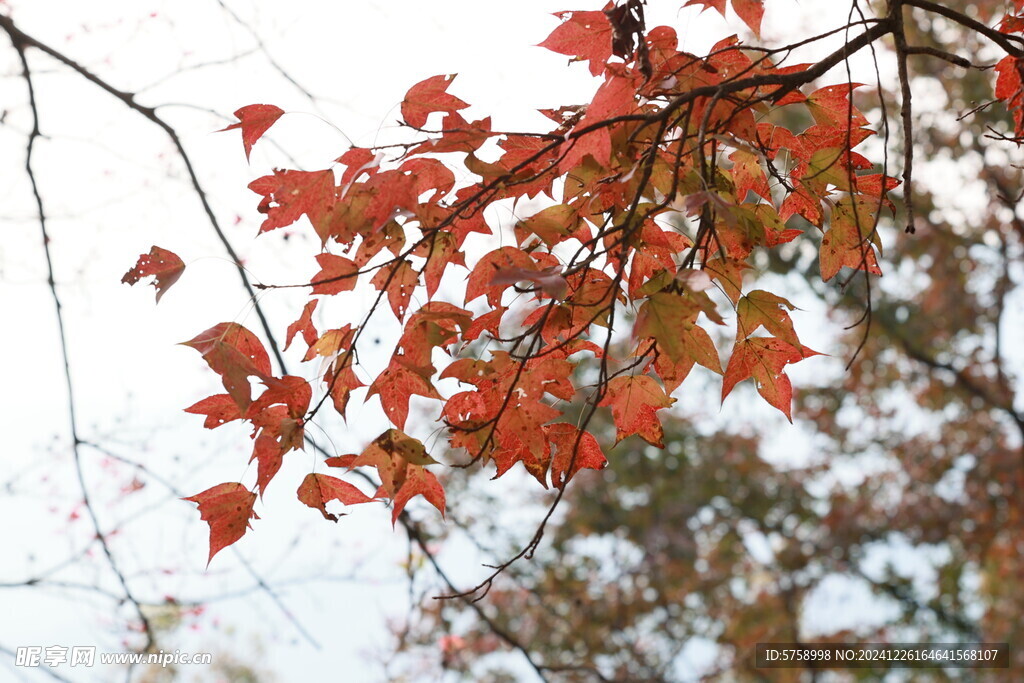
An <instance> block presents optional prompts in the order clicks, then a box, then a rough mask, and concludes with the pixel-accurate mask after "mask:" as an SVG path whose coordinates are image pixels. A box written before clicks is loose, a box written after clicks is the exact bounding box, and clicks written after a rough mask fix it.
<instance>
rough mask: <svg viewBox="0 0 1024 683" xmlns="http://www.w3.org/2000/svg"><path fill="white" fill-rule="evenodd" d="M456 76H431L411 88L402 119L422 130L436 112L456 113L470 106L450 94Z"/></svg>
mask: <svg viewBox="0 0 1024 683" xmlns="http://www.w3.org/2000/svg"><path fill="white" fill-rule="evenodd" d="M455 76H456V74H447V75H440V76H431V77H430V78H427V79H426V80H422V81H420V82H419V83H417V84H416V85H414V86H412V87H411V88H409V92H407V93H406V95H405V99H404V100H402V118H403V119H405V122H406V123H408V124H409V125H410V126H412V127H413V128H422V127H423V126H425V125H426V123H427V116H428V115H430V114H431V113H433V112H435V111H443V112H454V111H457V110H459V109H465V108H466V107H468V106H469V105H468V104H466V103H465V102H463V101H462V100H460V99H459V98H458V97H456V96H455V95H450V94H448V92H447V90H448V86H449V85H451V83H452V81H453V80H454V79H455Z"/></svg>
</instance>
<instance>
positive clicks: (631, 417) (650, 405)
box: [598, 375, 676, 448]
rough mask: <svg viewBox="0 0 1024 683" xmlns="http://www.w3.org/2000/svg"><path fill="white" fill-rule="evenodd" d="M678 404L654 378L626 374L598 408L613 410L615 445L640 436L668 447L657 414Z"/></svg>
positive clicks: (612, 382)
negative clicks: (664, 441) (605, 407)
mask: <svg viewBox="0 0 1024 683" xmlns="http://www.w3.org/2000/svg"><path fill="white" fill-rule="evenodd" d="M675 402H676V400H675V399H674V398H671V397H669V396H667V395H666V394H665V390H664V389H662V388H661V387H660V386H658V383H657V382H655V381H654V378H652V377H648V376H647V375H624V376H620V377H615V378H613V379H612V380H610V381H609V382H608V388H607V393H605V396H604V398H603V399H601V403H599V404H598V405H601V406H611V408H612V419H613V420H614V421H615V443H618V442H620V441H622V440H623V439H625V438H626V437H627V436H631V435H633V434H636V435H637V436H639V437H640V438H641V439H643V440H644V441H646V442H647V443H649V444H652V445H654V446H657V447H658V448H664V447H665V444H664V443H663V442H662V439H663V438H664V431H663V430H662V428H661V421H660V420H659V419H658V416H657V414H656V413H657V411H659V410H661V409H662V408H667V407H669V406H670V405H672V404H673V403H675Z"/></svg>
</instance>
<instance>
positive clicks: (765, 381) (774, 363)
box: [722, 337, 821, 422]
mask: <svg viewBox="0 0 1024 683" xmlns="http://www.w3.org/2000/svg"><path fill="white" fill-rule="evenodd" d="M820 355H821V354H820V353H818V352H817V351H813V350H811V349H809V348H807V347H806V346H800V347H797V346H793V345H792V344H789V343H787V342H785V341H782V340H781V339H776V338H774V337H750V338H749V339H743V340H737V342H736V346H735V347H733V351H732V357H731V358H729V364H728V366H726V368H725V376H724V378H723V381H722V400H723V401H724V400H725V398H726V396H728V395H729V393H730V392H732V389H733V387H735V386H736V383H737V382H741V381H743V380H745V379H747V378H748V377H752V378H753V379H754V382H755V383H756V384H757V393H759V394H761V396H762V397H763V398H764V400H766V401H768V403H769V404H770V405H772V406H774V407H775V408H778V409H779V410H781V411H782V413H783V415H785V416H786V419H788V420H789V421H790V422H792V421H793V416H792V414H791V407H792V403H793V385H792V384H791V383H790V381H789V377H788V376H787V375H786V373H785V372H784V371H783V369H784V368H785V367H786V366H787V365H788V364H790V363H796V362H798V361H801V360H803V359H804V358H810V357H811V356H820Z"/></svg>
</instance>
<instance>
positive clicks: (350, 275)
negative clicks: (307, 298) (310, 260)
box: [309, 253, 359, 294]
mask: <svg viewBox="0 0 1024 683" xmlns="http://www.w3.org/2000/svg"><path fill="white" fill-rule="evenodd" d="M316 262H317V263H319V264H320V272H319V273H317V274H316V275H314V276H313V279H312V280H310V281H309V284H311V285H313V294H340V293H341V292H348V291H351V290H353V289H355V286H356V280H357V279H358V274H359V266H357V265H356V264H355V262H353V261H352V259H347V258H345V257H344V256H337V255H335V254H326V253H324V254H317V255H316Z"/></svg>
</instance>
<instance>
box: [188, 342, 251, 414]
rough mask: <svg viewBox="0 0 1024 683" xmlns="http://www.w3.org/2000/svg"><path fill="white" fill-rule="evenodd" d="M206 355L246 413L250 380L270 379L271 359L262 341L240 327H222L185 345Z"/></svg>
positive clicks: (241, 409) (240, 409)
mask: <svg viewBox="0 0 1024 683" xmlns="http://www.w3.org/2000/svg"><path fill="white" fill-rule="evenodd" d="M182 345H184V346H190V347H192V348H193V349H195V350H196V351H198V352H199V353H201V354H202V356H203V360H205V361H206V362H207V364H209V366H210V369H211V370H213V371H214V372H216V373H217V374H218V375H220V376H221V380H222V381H223V383H224V388H225V389H227V392H228V394H229V395H230V396H231V398H232V399H233V400H234V401H235V404H236V405H237V406H238V409H239V411H241V412H243V413H244V412H245V411H246V410H248V408H249V403H250V402H251V400H252V398H251V397H252V394H251V387H250V386H249V377H251V376H256V377H259V378H260V379H267V378H268V377H269V376H270V356H268V355H267V350H266V349H265V348H263V344H262V343H261V342H260V340H259V338H258V337H257V336H256V335H255V334H253V333H252V332H250V331H249V330H247V329H245V328H244V327H242V326H241V325H239V324H238V323H220V324H218V325H214V326H213V327H211V328H210V329H208V330H206V331H205V332H202V333H200V334H198V335H196V336H195V337H194V338H193V339H191V340H189V341H187V342H182Z"/></svg>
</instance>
